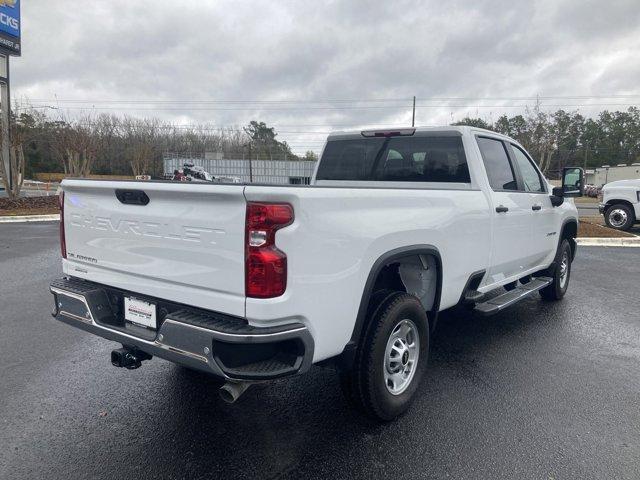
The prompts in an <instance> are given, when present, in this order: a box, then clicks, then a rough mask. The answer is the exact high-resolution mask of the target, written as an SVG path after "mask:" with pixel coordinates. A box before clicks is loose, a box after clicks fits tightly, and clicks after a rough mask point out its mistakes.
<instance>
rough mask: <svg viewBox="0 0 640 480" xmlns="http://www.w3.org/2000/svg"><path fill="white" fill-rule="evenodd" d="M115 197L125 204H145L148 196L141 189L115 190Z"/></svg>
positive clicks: (147, 201)
mask: <svg viewBox="0 0 640 480" xmlns="http://www.w3.org/2000/svg"><path fill="white" fill-rule="evenodd" d="M116 197H117V198H118V200H120V203H124V204H126V205H147V204H148V203H149V197H148V196H147V194H146V193H144V192H143V191H142V190H120V189H118V190H116Z"/></svg>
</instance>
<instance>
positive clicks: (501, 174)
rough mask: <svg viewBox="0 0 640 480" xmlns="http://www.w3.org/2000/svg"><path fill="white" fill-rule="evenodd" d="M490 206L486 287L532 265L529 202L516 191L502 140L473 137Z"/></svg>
mask: <svg viewBox="0 0 640 480" xmlns="http://www.w3.org/2000/svg"><path fill="white" fill-rule="evenodd" d="M476 138H477V142H478V147H479V148H480V153H481V156H482V160H483V162H484V166H485V170H486V173H487V177H488V179H489V185H490V187H491V199H492V202H493V206H492V207H493V215H494V218H493V233H492V235H493V236H492V247H491V265H492V267H491V268H490V270H489V272H488V277H489V278H488V283H495V282H500V281H502V280H504V279H505V278H508V277H511V276H514V275H518V274H520V273H521V272H523V271H525V270H527V269H528V268H530V267H531V265H532V264H533V263H534V258H533V257H534V253H533V251H532V242H531V216H532V213H533V211H532V209H531V207H532V201H531V198H530V197H529V195H526V194H523V192H521V191H519V188H518V176H517V174H516V170H515V169H514V168H513V165H512V164H511V160H510V158H509V150H508V146H507V145H506V144H505V142H504V141H503V140H502V139H499V138H495V137H490V136H477V137H476Z"/></svg>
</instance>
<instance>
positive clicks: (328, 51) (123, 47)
mask: <svg viewBox="0 0 640 480" xmlns="http://www.w3.org/2000/svg"><path fill="white" fill-rule="evenodd" d="M22 35H23V40H22V48H23V56H22V57H21V58H17V59H14V60H12V88H13V96H14V97H17V98H18V99H22V100H23V99H24V98H28V99H29V100H30V101H31V103H33V104H34V105H52V106H58V107H60V108H62V109H68V108H69V109H71V110H69V111H70V112H71V113H72V114H77V113H79V112H81V111H84V112H88V111H89V112H108V113H126V114H129V115H135V116H140V117H142V116H160V117H163V118H165V119H167V120H170V121H172V122H176V123H180V124H192V123H203V122H206V123H208V124H211V125H216V126H234V125H235V126H241V125H244V124H246V123H247V122H248V121H250V120H253V119H257V120H262V121H265V122H267V123H269V124H272V125H275V126H276V128H277V130H278V131H280V132H282V133H281V134H280V137H279V138H281V139H285V140H288V141H289V142H290V143H291V144H292V145H293V147H294V150H295V151H304V150H307V149H312V150H317V149H318V148H319V147H320V145H321V142H322V140H323V138H324V132H327V131H329V130H332V129H341V128H348V127H360V126H364V125H404V124H407V123H408V122H409V123H410V121H411V98H412V96H413V95H416V96H417V99H418V100H417V104H418V109H417V114H416V124H418V125H434V124H442V123H450V122H451V121H452V120H457V119H460V118H462V117H464V116H465V115H470V116H479V117H482V118H485V119H487V120H492V119H495V118H497V116H499V115H500V114H501V113H504V112H508V113H510V114H514V113H521V112H522V111H523V110H524V107H523V105H526V104H532V103H534V101H533V100H531V98H532V97H536V95H540V96H541V102H542V104H543V105H547V107H545V108H548V109H550V110H555V109H557V108H565V109H567V110H580V111H582V112H583V113H585V114H587V115H589V114H593V113H594V112H597V111H599V110H601V109H604V108H608V109H626V108H627V107H628V105H629V104H638V103H640V83H639V79H640V4H639V3H638V0H628V1H625V0H620V1H618V0H609V1H606V2H605V1H598V0H564V1H561V0H545V1H510V2H507V1H503V2H498V1H490V0H476V1H473V2H471V1H455V0H454V1H446V2H443V1H438V0H436V1H412V2H409V1H375V2H362V1H347V0H344V1H328V2H327V1H320V0H315V1H306V0H305V1H301V0H297V1H278V0H271V1H258V0H254V1H241V0H233V1H214V0H206V1H205V0H109V1H107V0H64V1H51V0H23V3H22ZM634 95H635V96H634ZM571 96H573V97H574V98H568V97H571ZM605 96H608V97H606V98H605ZM522 97H525V99H522ZM527 98H528V99H527ZM71 100H81V101H85V103H73V102H70V101H71ZM127 102H128V103H127ZM142 102H147V103H142ZM224 102H228V103H224ZM232 102H235V103H232ZM314 102H315V103H314ZM560 105H562V107H560ZM589 105H591V106H589ZM51 112H52V115H58V112H56V111H53V110H51ZM294 132H302V133H294Z"/></svg>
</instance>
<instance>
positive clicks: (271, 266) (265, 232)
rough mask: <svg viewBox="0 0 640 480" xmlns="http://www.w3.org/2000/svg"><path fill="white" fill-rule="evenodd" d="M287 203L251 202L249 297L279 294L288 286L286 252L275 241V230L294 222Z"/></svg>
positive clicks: (247, 268)
mask: <svg viewBox="0 0 640 480" xmlns="http://www.w3.org/2000/svg"><path fill="white" fill-rule="evenodd" d="M292 222H293V208H292V207H291V205H289V204H287V203H248V204H247V218H246V223H245V227H246V239H245V242H246V245H245V253H246V255H245V292H246V295H247V297H253V298H273V297H279V296H280V295H282V294H283V293H284V291H285V290H286V289H287V256H286V255H285V254H284V252H282V251H280V250H278V249H277V248H276V245H275V243H276V242H275V240H276V230H278V229H280V228H283V227H286V226H287V225H291V223H292Z"/></svg>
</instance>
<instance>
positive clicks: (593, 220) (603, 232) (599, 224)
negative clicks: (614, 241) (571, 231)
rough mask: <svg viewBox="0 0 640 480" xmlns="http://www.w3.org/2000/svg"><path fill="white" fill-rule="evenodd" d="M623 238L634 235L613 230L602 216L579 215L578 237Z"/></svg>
mask: <svg viewBox="0 0 640 480" xmlns="http://www.w3.org/2000/svg"><path fill="white" fill-rule="evenodd" d="M584 237H587V238H625V237H627V238H628V237H635V235H632V234H631V233H627V232H621V231H620V230H614V229H613V228H609V227H607V226H606V225H605V224H604V219H603V218H602V217H581V218H580V222H579V224H578V238H584Z"/></svg>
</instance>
